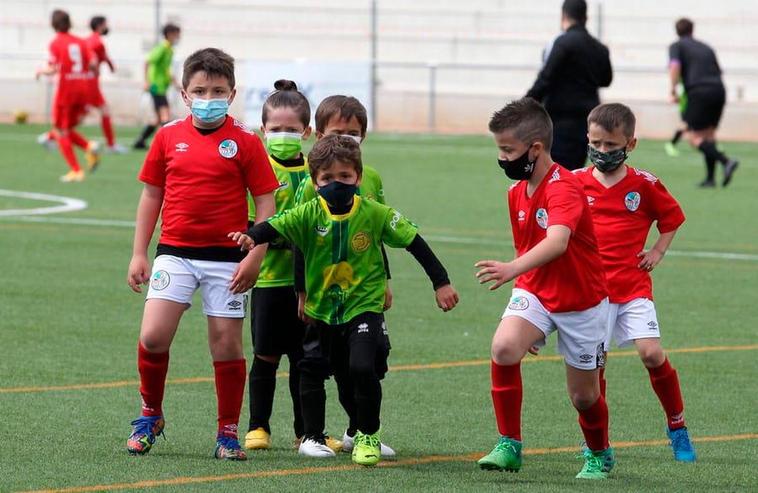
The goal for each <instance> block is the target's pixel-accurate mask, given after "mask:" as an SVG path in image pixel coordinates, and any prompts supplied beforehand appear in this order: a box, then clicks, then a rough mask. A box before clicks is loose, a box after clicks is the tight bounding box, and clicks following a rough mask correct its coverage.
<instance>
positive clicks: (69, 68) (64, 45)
mask: <svg viewBox="0 0 758 493" xmlns="http://www.w3.org/2000/svg"><path fill="white" fill-rule="evenodd" d="M91 60H92V54H91V52H90V50H89V48H88V47H87V43H86V42H85V41H84V40H83V39H81V38H78V37H76V36H74V35H72V34H69V33H58V34H57V35H56V36H55V38H53V41H52V42H51V43H50V58H49V62H50V64H51V65H54V66H55V67H56V68H57V70H58V89H57V91H56V93H55V104H56V105H77V104H85V103H86V100H87V91H88V89H89V87H90V86H89V82H88V81H89V80H91V78H92V73H91V72H90V67H89V65H90V61H91Z"/></svg>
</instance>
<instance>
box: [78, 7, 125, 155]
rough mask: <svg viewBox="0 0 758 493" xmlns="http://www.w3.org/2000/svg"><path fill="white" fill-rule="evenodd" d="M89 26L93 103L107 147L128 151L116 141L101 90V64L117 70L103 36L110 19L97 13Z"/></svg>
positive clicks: (119, 151)
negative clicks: (92, 57) (92, 68)
mask: <svg viewBox="0 0 758 493" xmlns="http://www.w3.org/2000/svg"><path fill="white" fill-rule="evenodd" d="M89 26H90V29H92V34H90V36H89V37H88V38H87V39H86V40H85V41H87V46H88V47H89V49H90V51H91V52H92V53H93V54H94V57H95V64H96V68H95V70H94V71H93V78H92V89H91V96H92V101H91V104H92V106H94V107H95V108H97V110H98V111H99V112H100V123H101V126H102V128H103V135H104V136H105V145H106V147H105V149H106V150H107V151H110V152H115V153H119V154H123V153H125V152H126V148H125V147H124V146H121V145H119V144H117V143H116V140H115V135H114V133H113V124H112V123H111V113H110V108H108V104H107V103H106V102H105V98H104V97H103V93H102V91H101V90H100V66H101V65H102V64H103V63H105V64H106V65H108V68H109V69H110V71H111V73H113V72H115V71H116V67H115V66H114V65H113V61H112V60H111V59H110V57H109V56H108V52H107V51H106V49H105V44H104V43H103V38H102V37H103V36H107V35H108V32H109V31H110V29H109V28H108V20H107V19H106V18H105V17H103V16H102V15H96V16H94V17H92V19H90V22H89Z"/></svg>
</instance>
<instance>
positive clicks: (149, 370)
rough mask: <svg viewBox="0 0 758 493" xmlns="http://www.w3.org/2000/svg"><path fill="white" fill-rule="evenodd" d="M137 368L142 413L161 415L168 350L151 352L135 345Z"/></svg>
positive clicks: (144, 414)
mask: <svg viewBox="0 0 758 493" xmlns="http://www.w3.org/2000/svg"><path fill="white" fill-rule="evenodd" d="M137 369H138V370H139V381H140V385H139V393H140V394H141V395H142V415H143V416H162V415H163V407H162V406H163V390H164V389H165V387H166V373H168V351H166V352H165V353H151V352H150V351H148V350H147V349H145V347H144V346H143V345H142V342H140V343H139V345H138V346H137Z"/></svg>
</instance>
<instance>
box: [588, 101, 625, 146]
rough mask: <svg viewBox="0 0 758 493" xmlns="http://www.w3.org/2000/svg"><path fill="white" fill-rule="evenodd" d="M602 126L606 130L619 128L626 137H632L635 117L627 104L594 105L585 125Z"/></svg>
mask: <svg viewBox="0 0 758 493" xmlns="http://www.w3.org/2000/svg"><path fill="white" fill-rule="evenodd" d="M592 123H594V124H596V125H600V126H601V127H603V129H605V130H606V131H608V132H613V131H614V130H615V129H617V128H620V129H621V131H622V132H624V136H625V137H627V138H632V137H634V127H635V125H636V124H637V119H636V118H635V117H634V113H632V110H631V109H629V107H628V106H626V105H623V104H621V103H606V104H601V105H598V106H595V108H593V110H592V111H591V112H590V114H589V116H588V117H587V127H589V126H590V124H592Z"/></svg>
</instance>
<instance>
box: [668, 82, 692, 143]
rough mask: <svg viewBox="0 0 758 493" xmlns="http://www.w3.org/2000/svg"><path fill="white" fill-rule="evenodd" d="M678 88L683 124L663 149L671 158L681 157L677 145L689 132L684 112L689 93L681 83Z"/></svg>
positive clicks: (680, 115)
mask: <svg viewBox="0 0 758 493" xmlns="http://www.w3.org/2000/svg"><path fill="white" fill-rule="evenodd" d="M677 87H678V88H679V90H678V93H677V95H678V97H679V117H680V118H681V119H682V123H681V126H680V127H679V128H677V129H676V131H674V136H673V137H671V140H669V141H668V142H666V143H665V144H664V145H663V149H664V150H665V151H666V154H668V155H669V157H678V156H679V149H677V148H676V145H677V144H678V143H679V141H680V140H681V139H682V136H683V135H684V134H685V133H686V132H687V122H685V121H684V112H685V110H686V109H687V91H685V90H684V85H683V84H681V83H680V84H679V86H677Z"/></svg>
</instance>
